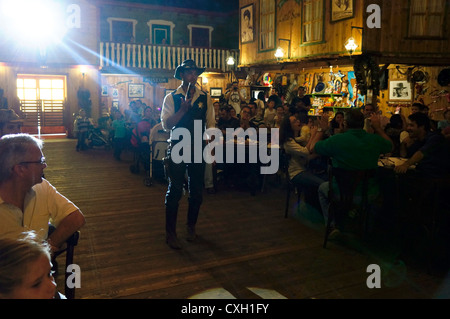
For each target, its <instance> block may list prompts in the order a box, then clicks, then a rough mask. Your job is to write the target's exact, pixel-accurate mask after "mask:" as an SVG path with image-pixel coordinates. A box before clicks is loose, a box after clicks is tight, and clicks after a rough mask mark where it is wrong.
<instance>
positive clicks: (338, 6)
mask: <svg viewBox="0 0 450 319" xmlns="http://www.w3.org/2000/svg"><path fill="white" fill-rule="evenodd" d="M354 1H355V0H330V2H331V22H332V23H333V22H337V21H341V20H345V19H350V18H353V16H354V9H353V7H354Z"/></svg>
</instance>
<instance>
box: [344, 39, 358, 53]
mask: <svg viewBox="0 0 450 319" xmlns="http://www.w3.org/2000/svg"><path fill="white" fill-rule="evenodd" d="M357 47H358V45H357V44H356V43H355V39H353V37H352V38H350V39H348V40H347V42H346V43H345V50H347V52H348V53H349V54H350V55H352V54H353V52H354V51H355V50H356V48H357Z"/></svg>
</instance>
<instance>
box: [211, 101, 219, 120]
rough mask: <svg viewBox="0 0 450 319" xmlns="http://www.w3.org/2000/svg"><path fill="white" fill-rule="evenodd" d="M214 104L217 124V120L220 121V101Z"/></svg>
mask: <svg viewBox="0 0 450 319" xmlns="http://www.w3.org/2000/svg"><path fill="white" fill-rule="evenodd" d="M213 106H214V115H215V118H216V125H217V121H219V110H220V103H219V102H214V103H213Z"/></svg>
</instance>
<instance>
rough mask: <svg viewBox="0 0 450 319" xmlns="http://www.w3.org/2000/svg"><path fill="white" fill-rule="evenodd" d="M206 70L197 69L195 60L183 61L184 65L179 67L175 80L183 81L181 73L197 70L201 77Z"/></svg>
mask: <svg viewBox="0 0 450 319" xmlns="http://www.w3.org/2000/svg"><path fill="white" fill-rule="evenodd" d="M205 69H206V68H199V67H197V65H196V64H195V62H194V60H186V61H183V63H181V65H179V66H177V68H176V70H175V75H174V78H175V79H178V80H181V76H180V73H181V72H182V71H184V70H197V75H200V74H202V73H203V72H205Z"/></svg>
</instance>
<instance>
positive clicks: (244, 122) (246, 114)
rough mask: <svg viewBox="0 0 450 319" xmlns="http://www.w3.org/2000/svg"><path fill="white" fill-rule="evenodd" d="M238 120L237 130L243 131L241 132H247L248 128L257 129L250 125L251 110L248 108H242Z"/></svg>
mask: <svg viewBox="0 0 450 319" xmlns="http://www.w3.org/2000/svg"><path fill="white" fill-rule="evenodd" d="M239 118H240V120H239V128H241V129H243V130H247V129H249V128H251V127H252V128H255V129H257V128H258V127H257V126H256V125H255V124H254V123H252V121H250V120H251V118H252V110H251V109H250V107H249V106H244V107H243V108H242V110H241V114H240V117H239Z"/></svg>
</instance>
